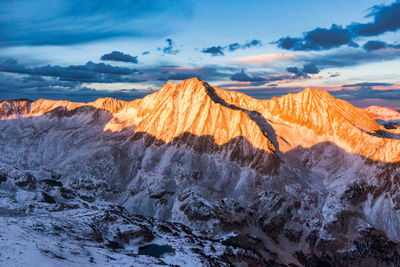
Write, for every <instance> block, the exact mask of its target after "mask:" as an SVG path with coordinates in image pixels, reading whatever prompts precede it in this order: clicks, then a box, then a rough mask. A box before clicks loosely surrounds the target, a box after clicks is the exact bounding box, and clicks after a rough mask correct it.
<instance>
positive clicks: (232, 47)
mask: <svg viewBox="0 0 400 267" xmlns="http://www.w3.org/2000/svg"><path fill="white" fill-rule="evenodd" d="M255 46H262V43H261V41H260V40H256V39H254V40H251V41H249V42H246V43H244V44H240V43H231V44H228V45H226V46H220V45H219V46H211V47H207V48H203V49H202V50H201V52H202V53H205V54H211V55H212V56H224V55H225V54H224V51H225V50H228V51H229V52H233V51H236V50H238V49H247V48H251V47H255Z"/></svg>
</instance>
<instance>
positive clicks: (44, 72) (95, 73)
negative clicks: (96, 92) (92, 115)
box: [0, 59, 139, 83]
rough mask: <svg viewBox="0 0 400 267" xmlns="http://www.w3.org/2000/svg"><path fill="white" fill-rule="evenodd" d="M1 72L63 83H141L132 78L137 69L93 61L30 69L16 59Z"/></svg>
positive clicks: (0, 69)
mask: <svg viewBox="0 0 400 267" xmlns="http://www.w3.org/2000/svg"><path fill="white" fill-rule="evenodd" d="M0 72H8V73H18V74H28V75H36V76H45V77H55V78H58V79H59V80H63V81H77V82H96V83H113V82H138V81H139V80H137V79H135V78H133V77H132V75H133V74H134V73H135V72H137V70H135V69H130V68H125V67H117V66H111V65H107V64H104V63H93V62H91V61H89V62H87V63H86V64H85V65H70V66H67V67H63V66H57V65H56V66H51V65H47V66H41V67H34V68H28V67H25V66H23V65H21V64H19V63H18V62H17V61H16V60H14V59H8V60H6V61H4V62H3V63H0Z"/></svg>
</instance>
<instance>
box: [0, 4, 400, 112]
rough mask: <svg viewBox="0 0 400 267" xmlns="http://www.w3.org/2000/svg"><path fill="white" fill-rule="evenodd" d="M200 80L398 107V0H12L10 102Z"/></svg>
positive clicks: (7, 38)
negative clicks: (323, 94)
mask: <svg viewBox="0 0 400 267" xmlns="http://www.w3.org/2000/svg"><path fill="white" fill-rule="evenodd" d="M191 77H198V78H200V79H201V80H203V81H206V82H208V83H209V84H211V85H213V86H218V87H221V88H224V89H230V90H237V91H241V92H244V93H246V94H248V95H250V96H253V97H255V98H260V99H269V98H271V97H274V96H276V97H278V96H281V95H284V94H287V93H292V92H299V91H301V90H303V89H304V88H320V89H325V90H328V91H330V92H331V93H332V94H333V95H334V96H335V97H337V98H341V99H345V100H347V101H350V102H351V103H353V104H354V105H357V106H361V107H364V106H369V105H380V106H389V107H397V108H399V107H400V0H396V1H393V0H391V1H373V0H352V1H348V0H336V1H327V0H320V1H315V0H297V1H294V0H279V1H278V0H268V1H266V0H264V1H262V0H253V1H239V0H230V1H227V0H202V1H195V0H176V1H173V0H170V1H166V0H113V1H106V0H97V1H92V0H86V1H71V0H3V1H0V101H1V100H5V99H20V98H28V99H32V100H37V99H40V98H47V99H63V100H71V101H80V102H89V101H94V100H95V99H97V98H99V97H114V98H118V99H122V100H133V99H136V98H141V97H143V96H145V95H147V94H149V93H151V92H154V91H156V90H158V89H160V88H161V87H162V86H163V85H164V84H165V83H166V82H167V81H174V82H179V81H181V80H182V79H186V78H191Z"/></svg>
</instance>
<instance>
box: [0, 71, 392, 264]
mask: <svg viewBox="0 0 400 267" xmlns="http://www.w3.org/2000/svg"><path fill="white" fill-rule="evenodd" d="M399 119H400V113H398V112H396V111H392V110H388V109H385V108H382V107H369V108H367V109H361V108H358V107H355V106H353V105H351V104H350V103H348V102H346V101H344V100H340V99H336V98H334V97H333V96H332V95H331V94H329V93H328V92H327V91H324V90H319V89H305V90H304V91H302V92H299V93H296V94H288V95H285V96H282V97H279V98H272V99H269V100H258V99H254V98H251V97H249V96H247V95H245V94H243V93H239V92H235V91H229V90H223V89H220V88H217V87H213V86H210V85H209V84H207V83H206V82H203V81H200V80H199V79H197V78H192V79H188V80H184V81H182V82H181V83H172V82H168V83H167V84H165V86H164V87H163V88H161V89H160V90H159V91H157V92H155V93H153V94H150V95H148V96H146V97H144V98H142V99H137V100H134V101H131V102H125V101H120V100H116V99H112V98H104V99H98V100H96V101H95V102H91V103H74V102H69V101H54V100H38V101H35V102H32V101H30V100H24V99H22V100H10V101H3V102H1V103H0V201H1V202H0V203H1V204H0V221H1V225H3V227H1V229H0V237H1V239H2V242H0V263H1V264H5V265H7V264H12V263H18V264H20V265H29V264H32V263H33V262H35V261H38V263H41V264H42V265H43V264H44V265H46V264H47V265H49V266H52V265H55V264H58V265H60V264H61V265H68V266H91V265H110V266H111V265H119V264H132V265H134V266H147V265H168V264H175V265H179V266H188V265H204V266H231V265H235V266H236V265H237V266H239V265H240V266H360V265H361V266H396V265H399V264H400V228H399V225H400V212H399V209H400V191H399V189H398V188H399V183H400V168H399V161H400V140H399V139H400V132H399V130H398V129H397V124H398V121H397V120H399ZM152 244H158V245H168V246H171V247H172V249H173V251H174V252H173V253H166V254H165V255H162V256H160V257H154V256H152V255H146V254H142V253H141V251H142V250H141V249H142V248H143V247H145V246H148V245H152ZM83 248H84V249H83ZM146 248H147V247H146ZM16 252H20V253H16Z"/></svg>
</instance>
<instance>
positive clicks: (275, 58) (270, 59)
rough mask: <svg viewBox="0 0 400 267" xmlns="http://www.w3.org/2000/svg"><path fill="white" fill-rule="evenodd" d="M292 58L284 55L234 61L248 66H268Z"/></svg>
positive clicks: (261, 56)
mask: <svg viewBox="0 0 400 267" xmlns="http://www.w3.org/2000/svg"><path fill="white" fill-rule="evenodd" d="M292 59H294V57H293V56H292V55H285V54H266V55H258V56H251V57H242V58H238V59H236V61H237V62H239V63H244V64H249V65H269V64H271V63H272V62H274V61H282V60H292Z"/></svg>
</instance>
